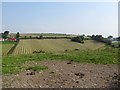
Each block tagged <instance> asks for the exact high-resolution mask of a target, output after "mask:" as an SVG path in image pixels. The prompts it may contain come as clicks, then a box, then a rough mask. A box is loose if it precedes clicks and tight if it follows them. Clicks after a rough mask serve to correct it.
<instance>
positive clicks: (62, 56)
mask: <svg viewBox="0 0 120 90" xmlns="http://www.w3.org/2000/svg"><path fill="white" fill-rule="evenodd" d="M41 60H72V61H73V62H87V63H96V64H120V63H119V61H118V48H106V49H96V50H81V51H70V52H65V53H63V52H60V53H39V54H24V55H4V56H3V62H2V70H3V74H17V73H19V72H20V71H19V70H21V69H22V68H24V67H23V66H22V65H23V64H24V63H25V62H28V61H41Z"/></svg>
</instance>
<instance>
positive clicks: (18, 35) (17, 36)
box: [16, 32, 20, 40]
mask: <svg viewBox="0 0 120 90" xmlns="http://www.w3.org/2000/svg"><path fill="white" fill-rule="evenodd" d="M19 37H20V34H19V32H17V34H16V39H17V40H19Z"/></svg>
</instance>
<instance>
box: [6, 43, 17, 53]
mask: <svg viewBox="0 0 120 90" xmlns="http://www.w3.org/2000/svg"><path fill="white" fill-rule="evenodd" d="M18 43H19V41H17V42H16V43H15V44H14V46H13V47H12V48H11V49H10V50H9V52H8V53H7V55H9V54H12V53H13V51H14V50H15V48H16V46H17V45H18Z"/></svg>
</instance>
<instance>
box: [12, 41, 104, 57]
mask: <svg viewBox="0 0 120 90" xmlns="http://www.w3.org/2000/svg"><path fill="white" fill-rule="evenodd" d="M103 46H105V45H104V44H103V43H100V42H96V41H93V40H85V43H84V44H80V43H76V42H72V41H70V40H69V39H42V40H41V39H39V40H38V39H27V40H20V42H19V44H18V45H17V47H16V49H15V50H14V52H13V54H14V55H16V54H32V53H33V52H34V51H44V52H55V53H57V52H64V51H65V50H67V51H72V50H75V49H79V50H88V49H90V50H94V49H98V48H101V47H103Z"/></svg>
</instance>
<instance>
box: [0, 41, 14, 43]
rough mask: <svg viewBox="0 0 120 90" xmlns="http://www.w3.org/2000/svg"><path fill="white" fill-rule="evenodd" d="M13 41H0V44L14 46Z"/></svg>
mask: <svg viewBox="0 0 120 90" xmlns="http://www.w3.org/2000/svg"><path fill="white" fill-rule="evenodd" d="M15 43H16V42H14V41H0V44H15Z"/></svg>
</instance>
